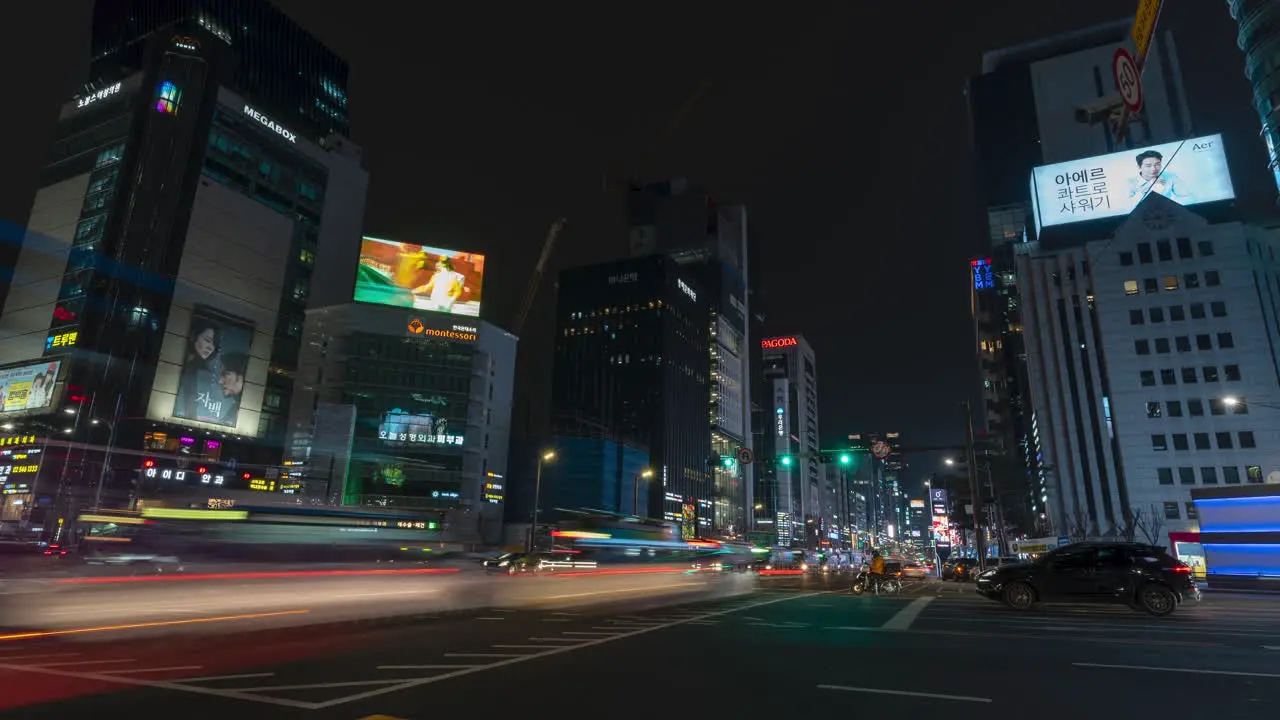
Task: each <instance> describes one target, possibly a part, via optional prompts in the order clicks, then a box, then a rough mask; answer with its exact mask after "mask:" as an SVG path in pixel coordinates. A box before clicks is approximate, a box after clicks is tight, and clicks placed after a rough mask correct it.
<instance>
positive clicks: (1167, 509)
mask: <svg viewBox="0 0 1280 720" xmlns="http://www.w3.org/2000/svg"><path fill="white" fill-rule="evenodd" d="M1164 519H1165V520H1181V519H1182V515H1180V514H1179V512H1178V503H1176V502H1167V503H1165V504H1164Z"/></svg>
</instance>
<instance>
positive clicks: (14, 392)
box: [0, 361, 62, 413]
mask: <svg viewBox="0 0 1280 720" xmlns="http://www.w3.org/2000/svg"><path fill="white" fill-rule="evenodd" d="M61 368H62V363H61V362H60V361H54V362H42V363H33V364H31V365H20V366H18V367H11V368H5V369H3V370H0V412H6V413H11V412H18V411H20V410H42V409H44V408H47V407H49V406H50V405H51V404H53V387H54V383H56V382H58V370H59V369H61Z"/></svg>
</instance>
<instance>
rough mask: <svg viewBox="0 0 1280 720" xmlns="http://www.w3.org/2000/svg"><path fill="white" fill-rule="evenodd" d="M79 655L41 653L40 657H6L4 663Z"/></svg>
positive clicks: (75, 654)
mask: <svg viewBox="0 0 1280 720" xmlns="http://www.w3.org/2000/svg"><path fill="white" fill-rule="evenodd" d="M79 654H80V653H41V654H39V655H6V656H5V657H4V661H5V662H11V661H13V660H36V659H39V658H56V657H75V656H77V655H79Z"/></svg>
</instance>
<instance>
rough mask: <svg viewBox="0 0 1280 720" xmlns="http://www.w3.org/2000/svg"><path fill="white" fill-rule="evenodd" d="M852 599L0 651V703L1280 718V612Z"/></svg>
mask: <svg viewBox="0 0 1280 720" xmlns="http://www.w3.org/2000/svg"><path fill="white" fill-rule="evenodd" d="M842 588H843V583H830V584H828V583H824V582H822V581H821V580H815V579H809V578H776V579H773V580H766V579H763V578H762V579H761V581H760V583H759V585H758V586H757V589H756V590H755V591H754V592H752V593H750V594H746V595H739V596H736V597H732V598H720V599H716V600H710V601H704V602H694V603H686V604H682V605H670V606H667V607H660V608H649V609H631V608H627V607H623V606H618V605H612V606H607V607H606V606H600V607H577V608H574V609H569V610H547V609H537V608H525V609H514V610H512V609H508V610H505V611H484V612H479V613H472V614H467V615H451V616H441V617H439V618H435V619H429V618H428V619H417V620H415V621H413V622H406V623H403V624H398V625H387V626H368V627H365V626H360V625H358V624H337V625H333V626H324V627H318V628H278V629H274V630H271V631H269V632H259V633H254V634H252V635H240V634H218V635H214V636H207V637H203V638H200V639H199V640H198V641H197V640H196V639H194V638H190V637H188V638H184V639H182V640H180V641H173V640H171V639H165V638H159V639H156V638H138V639H135V640H130V641H122V642H107V641H104V640H103V638H102V637H101V635H94V637H95V639H96V641H95V642H84V641H82V640H77V639H75V638H74V637H66V636H63V637H60V638H56V639H48V638H46V639H39V638H37V639H32V640H31V641H29V642H27V641H13V642H9V643H5V644H3V645H2V646H0V698H3V701H4V703H5V707H6V708H7V709H8V711H9V714H10V716H13V717H19V716H20V717H22V718H24V720H42V719H44V718H58V719H59V720H66V719H73V718H81V717H85V718H89V717H104V716H107V717H111V716H119V717H124V716H126V715H128V716H132V717H148V718H149V717H174V716H179V717H183V718H190V719H195V718H205V717H229V716H234V717H237V718H238V719H239V720H256V719H258V718H263V719H265V718H272V719H275V718H281V717H298V718H315V719H316V720H330V719H335V720H336V719H338V718H341V719H343V720H356V719H357V718H370V717H375V716H384V717H390V718H403V719H405V720H418V719H423V720H425V719H426V718H431V717H440V716H446V715H447V714H448V713H450V712H451V711H457V712H460V713H465V714H466V715H468V716H476V715H479V716H482V717H498V716H500V715H504V714H516V713H525V714H529V713H535V714H536V713H538V712H539V711H554V712H559V713H562V714H568V713H573V714H600V713H601V712H604V713H620V714H622V715H623V716H628V717H629V716H631V715H639V714H640V713H641V712H642V711H645V712H648V713H667V712H671V711H678V712H681V713H684V712H689V711H692V712H698V711H712V712H718V713H734V714H737V715H741V716H744V717H768V716H770V715H774V714H778V715H781V714H786V715H795V714H796V713H798V712H805V713H809V712H816V713H838V714H840V715H847V714H848V713H850V712H851V711H852V710H853V709H855V708H856V709H857V710H859V711H860V712H864V713H872V715H870V716H872V717H874V713H876V712H882V713H892V714H895V715H898V714H901V713H946V714H947V716H948V717H949V718H983V719H984V720H987V719H988V718H990V717H991V716H992V713H1009V714H1014V715H1016V716H1018V717H1023V716H1025V717H1033V718H1036V719H1037V720H1040V719H1041V718H1049V719H1054V718H1071V719H1072V720H1077V719H1078V718H1081V717H1095V716H1099V714H1100V713H1102V712H1104V711H1105V713H1106V715H1107V716H1114V717H1185V716H1193V717H1194V716H1211V717H1215V718H1224V719H1227V718H1232V719H1234V718H1253V717H1266V716H1268V714H1269V713H1271V714H1273V713H1274V711H1275V708H1276V707H1277V704H1276V703H1280V600H1278V599H1276V598H1273V597H1260V596H1247V595H1209V596H1207V597H1206V599H1205V600H1204V602H1202V603H1201V604H1200V605H1198V606H1195V607H1185V608H1183V609H1182V611H1180V612H1179V613H1178V614H1176V615H1174V616H1173V617H1170V618H1164V619H1157V618H1151V617H1148V616H1145V615H1142V614H1138V613H1135V612H1132V611H1130V610H1128V609H1124V608H1111V607H1092V606H1091V607H1079V606H1077V607H1065V608H1053V607H1049V608H1045V609H1042V610H1038V611H1035V612H1032V613H1026V614H1019V613H1014V612H1012V611H1008V610H1006V609H1004V608H1002V607H1001V606H999V605H997V604H995V603H992V602H990V601H987V600H984V599H981V598H978V597H976V596H974V595H973V593H972V590H971V586H967V585H955V584H941V583H915V584H913V585H912V586H911V587H909V588H908V590H907V592H905V593H904V594H903V595H902V596H900V597H891V598H874V597H853V596H851V595H849V594H848V593H847V592H841V591H840V590H841V589H842ZM908 716H910V715H908Z"/></svg>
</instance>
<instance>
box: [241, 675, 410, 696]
mask: <svg viewBox="0 0 1280 720" xmlns="http://www.w3.org/2000/svg"><path fill="white" fill-rule="evenodd" d="M413 679H414V678H400V679H398V680H348V681H346V682H333V683H308V684H306V685H264V686H262V687H242V688H235V689H234V690H233V692H243V693H258V692H267V691H268V690H271V691H276V690H320V689H323V688H340V687H362V686H365V685H390V684H391V683H398V682H404V681H405V680H413Z"/></svg>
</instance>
